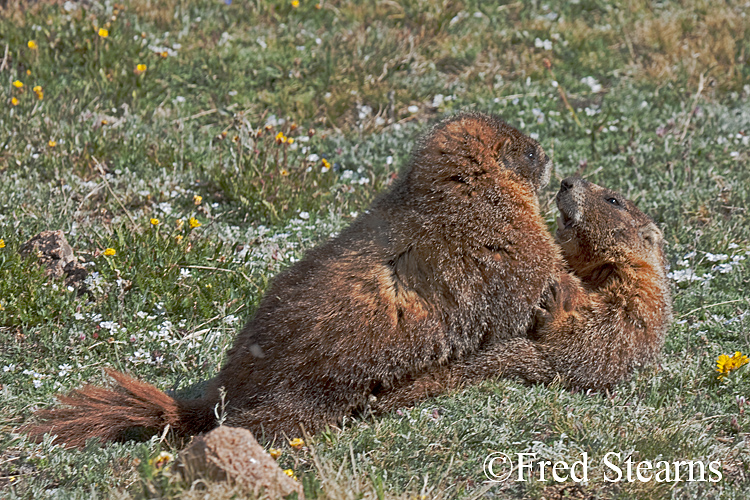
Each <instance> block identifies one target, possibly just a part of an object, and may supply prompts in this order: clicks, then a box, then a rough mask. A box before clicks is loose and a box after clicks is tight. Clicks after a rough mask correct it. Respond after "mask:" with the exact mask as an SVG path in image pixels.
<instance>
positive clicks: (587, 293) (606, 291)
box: [374, 177, 672, 411]
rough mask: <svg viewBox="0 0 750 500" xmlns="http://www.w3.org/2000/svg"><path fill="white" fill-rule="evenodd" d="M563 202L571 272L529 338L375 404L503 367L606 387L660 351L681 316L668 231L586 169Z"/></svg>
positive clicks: (409, 384)
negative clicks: (666, 244) (669, 263)
mask: <svg viewBox="0 0 750 500" xmlns="http://www.w3.org/2000/svg"><path fill="white" fill-rule="evenodd" d="M557 206H558V208H559V210H560V218H559V219H558V229H557V234H556V238H557V241H558V242H559V244H560V246H561V248H562V252H563V256H564V258H565V261H566V262H567V264H568V265H569V267H570V271H571V272H570V273H567V272H566V273H562V274H560V276H559V277H558V279H557V280H556V283H555V284H554V285H553V286H552V287H550V291H549V293H548V294H547V296H546V298H545V299H543V302H542V303H541V304H540V306H541V307H540V310H539V314H538V315H537V322H536V324H535V326H534V327H533V329H532V331H531V332H530V333H529V337H528V338H516V339H511V340H504V341H503V340H501V341H500V342H491V343H488V345H486V346H483V347H482V349H481V350H480V351H479V352H477V353H475V354H473V355H470V356H468V357H467V358H465V359H463V360H459V361H458V362H456V363H453V364H447V365H444V366H441V367H439V368H437V369H434V370H430V371H426V372H424V373H423V374H421V375H419V376H417V377H413V378H411V379H405V380H403V381H402V382H401V383H400V384H399V385H398V386H396V387H395V388H393V389H390V390H385V391H382V392H381V393H379V394H378V400H377V402H376V403H374V409H375V410H377V411H386V410H390V409H393V408H397V407H399V406H404V405H406V404H410V403H413V402H416V401H418V400H420V399H424V398H425V397H428V396H432V395H436V394H439V393H442V392H445V391H447V390H450V389H454V388H456V387H458V386H459V385H462V384H469V383H475V382H478V381H480V380H483V379H486V378H490V377H496V376H498V375H504V376H510V377H517V378H520V379H522V380H525V381H527V382H542V383H549V382H551V381H552V380H553V379H555V378H556V377H559V378H560V379H561V380H562V382H563V383H564V384H565V385H566V386H568V387H572V388H577V389H606V388H609V387H611V386H612V385H613V384H615V383H617V382H619V381H621V380H622V379H624V378H625V377H626V376H627V375H628V374H630V372H631V371H632V369H633V368H634V367H636V366H641V365H646V364H649V363H651V362H653V361H654V360H655V359H656V358H657V356H658V354H659V353H660V351H661V348H662V346H663V344H664V337H665V335H666V331H667V329H668V327H669V323H670V321H671V319H672V305H671V299H670V291H669V284H668V280H667V276H666V274H667V272H666V259H665V257H664V252H663V237H662V233H661V231H660V230H659V228H658V227H657V226H656V224H654V222H653V221H652V220H651V219H650V218H649V217H648V216H646V215H645V214H644V213H643V212H641V211H640V210H638V208H636V206H635V205H634V204H633V203H632V202H631V201H629V200H626V199H625V198H623V197H622V195H620V194H618V193H616V192H614V191H612V190H609V189H606V188H603V187H601V186H597V185H596V184H592V183H590V182H587V181H585V180H583V179H581V178H577V177H573V178H568V179H564V180H563V181H562V183H561V186H560V191H559V193H558V194H557Z"/></svg>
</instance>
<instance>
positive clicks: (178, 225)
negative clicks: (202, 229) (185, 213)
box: [175, 219, 185, 231]
mask: <svg viewBox="0 0 750 500" xmlns="http://www.w3.org/2000/svg"><path fill="white" fill-rule="evenodd" d="M184 224H185V221H184V220H182V219H177V220H176V221H175V226H177V230H178V231H179V230H180V229H182V226H183V225H184Z"/></svg>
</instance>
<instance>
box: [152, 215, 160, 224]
mask: <svg viewBox="0 0 750 500" xmlns="http://www.w3.org/2000/svg"><path fill="white" fill-rule="evenodd" d="M151 225H152V226H158V225H159V219H157V218H155V217H151Z"/></svg>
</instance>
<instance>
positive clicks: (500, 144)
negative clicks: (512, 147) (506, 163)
mask: <svg viewBox="0 0 750 500" xmlns="http://www.w3.org/2000/svg"><path fill="white" fill-rule="evenodd" d="M510 143H511V138H510V137H501V138H500V139H498V141H497V142H496V143H495V144H494V145H493V146H494V147H493V148H492V150H493V153H494V155H495V158H500V155H501V154H502V153H503V152H504V151H505V150H506V149H507V147H508V145H509V144H510Z"/></svg>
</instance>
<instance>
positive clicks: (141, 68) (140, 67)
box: [135, 64, 148, 75]
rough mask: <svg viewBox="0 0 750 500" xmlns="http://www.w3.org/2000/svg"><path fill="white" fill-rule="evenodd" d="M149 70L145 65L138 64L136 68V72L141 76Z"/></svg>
mask: <svg viewBox="0 0 750 500" xmlns="http://www.w3.org/2000/svg"><path fill="white" fill-rule="evenodd" d="M147 69H148V66H146V65H145V64H138V65H136V67H135V72H136V73H137V74H139V75H140V74H141V73H145V72H146V70H147Z"/></svg>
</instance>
